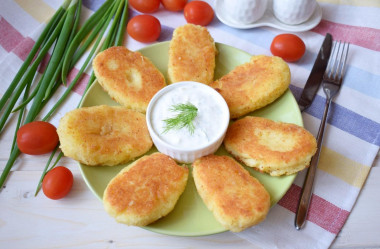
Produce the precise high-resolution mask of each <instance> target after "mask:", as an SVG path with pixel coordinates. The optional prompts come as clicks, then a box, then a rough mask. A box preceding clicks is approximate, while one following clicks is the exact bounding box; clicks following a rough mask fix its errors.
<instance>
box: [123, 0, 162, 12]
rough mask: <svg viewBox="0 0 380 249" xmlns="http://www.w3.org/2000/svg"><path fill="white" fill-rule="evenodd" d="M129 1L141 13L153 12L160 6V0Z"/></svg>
mask: <svg viewBox="0 0 380 249" xmlns="http://www.w3.org/2000/svg"><path fill="white" fill-rule="evenodd" d="M129 3H130V4H131V6H132V7H133V8H135V9H136V10H137V11H140V12H142V13H153V12H155V11H157V10H158V8H159V7H160V0H129Z"/></svg>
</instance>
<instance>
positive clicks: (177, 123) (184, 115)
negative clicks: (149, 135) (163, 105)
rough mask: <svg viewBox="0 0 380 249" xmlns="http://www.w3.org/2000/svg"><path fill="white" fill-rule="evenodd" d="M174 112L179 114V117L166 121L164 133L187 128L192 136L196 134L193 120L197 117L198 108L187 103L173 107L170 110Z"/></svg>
mask: <svg viewBox="0 0 380 249" xmlns="http://www.w3.org/2000/svg"><path fill="white" fill-rule="evenodd" d="M169 110H170V111H172V112H178V114H177V116H175V117H173V118H168V119H165V120H164V122H165V127H164V133H166V132H168V131H169V130H172V129H174V130H179V129H182V128H184V127H186V128H187V129H188V130H189V132H190V134H193V133H194V130H195V126H194V124H193V120H194V119H195V117H196V116H197V112H198V108H197V107H196V106H195V105H193V104H191V103H189V102H187V103H186V104H176V105H172V106H171V107H170V109H169Z"/></svg>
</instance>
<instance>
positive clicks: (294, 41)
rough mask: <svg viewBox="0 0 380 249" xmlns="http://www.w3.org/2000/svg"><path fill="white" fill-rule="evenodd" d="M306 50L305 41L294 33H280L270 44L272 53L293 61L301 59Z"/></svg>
mask: <svg viewBox="0 0 380 249" xmlns="http://www.w3.org/2000/svg"><path fill="white" fill-rule="evenodd" d="M305 50H306V46H305V43H304V42H303V41H302V40H301V38H299V37H298V36H296V35H293V34H281V35H278V36H276V37H275V38H274V39H273V41H272V44H271V46H270V51H271V52H272V54H273V55H275V56H279V57H281V58H282V59H284V60H285V61H288V62H294V61H298V60H299V59H301V57H302V56H303V55H304V53H305Z"/></svg>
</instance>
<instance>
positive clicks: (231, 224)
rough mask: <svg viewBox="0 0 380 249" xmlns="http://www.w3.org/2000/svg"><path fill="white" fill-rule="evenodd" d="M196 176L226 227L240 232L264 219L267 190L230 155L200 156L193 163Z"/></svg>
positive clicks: (202, 195) (206, 200)
mask: <svg viewBox="0 0 380 249" xmlns="http://www.w3.org/2000/svg"><path fill="white" fill-rule="evenodd" d="M193 176H194V182H195V185H196V187H197V190H198V193H199V195H200V196H201V197H202V199H203V201H204V202H205V204H206V206H207V207H208V209H210V210H211V211H212V212H213V214H214V216H215V218H216V219H217V220H218V221H219V222H220V223H221V224H222V225H223V226H224V227H225V228H227V229H229V230H231V231H233V232H240V231H242V230H244V229H246V228H248V227H250V226H253V225H256V224H258V223H259V222H261V221H263V220H264V219H265V217H266V215H267V213H268V211H269V208H270V196H269V194H268V192H267V191H266V190H265V188H264V186H263V185H262V184H261V183H260V182H259V181H258V180H257V179H256V178H254V177H253V176H251V175H250V174H249V172H248V171H246V170H245V169H244V168H243V167H242V166H241V165H240V164H239V163H238V162H236V161H235V160H234V159H232V158H231V157H228V156H216V155H209V156H205V157H201V158H199V159H197V160H196V161H195V162H194V163H193Z"/></svg>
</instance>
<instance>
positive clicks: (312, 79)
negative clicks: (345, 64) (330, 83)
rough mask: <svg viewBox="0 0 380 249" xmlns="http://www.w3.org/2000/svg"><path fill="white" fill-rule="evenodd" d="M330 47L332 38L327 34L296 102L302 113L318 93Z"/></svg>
mask: <svg viewBox="0 0 380 249" xmlns="http://www.w3.org/2000/svg"><path fill="white" fill-rule="evenodd" d="M331 47H332V36H331V34H329V33H327V34H326V37H325V39H324V41H323V43H322V46H321V48H320V50H319V53H318V56H317V58H316V59H315V62H314V65H313V68H312V69H311V72H310V75H309V78H308V79H307V81H306V84H305V87H304V89H303V91H302V93H301V97H300V98H299V100H298V106H299V108H300V110H301V112H302V111H304V110H305V109H306V108H308V107H309V106H310V105H311V103H312V102H313V100H314V97H315V95H316V94H317V92H318V89H319V86H320V85H321V83H322V79H323V74H324V72H325V70H326V67H327V63H328V61H329V58H330V54H331Z"/></svg>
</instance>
